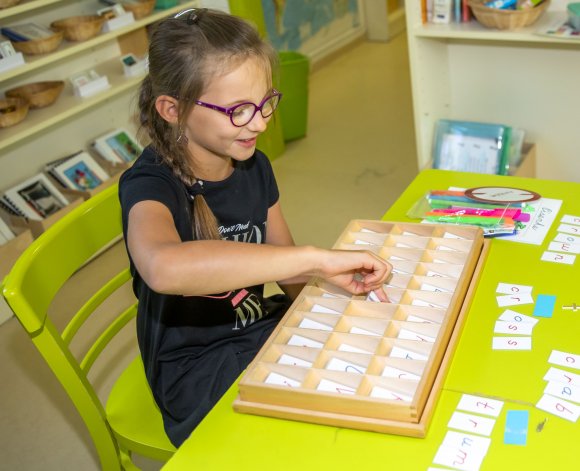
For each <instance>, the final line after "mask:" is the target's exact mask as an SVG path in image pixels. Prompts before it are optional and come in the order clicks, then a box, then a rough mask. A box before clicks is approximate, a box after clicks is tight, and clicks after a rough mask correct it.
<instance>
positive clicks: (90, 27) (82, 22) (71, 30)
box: [50, 15, 105, 41]
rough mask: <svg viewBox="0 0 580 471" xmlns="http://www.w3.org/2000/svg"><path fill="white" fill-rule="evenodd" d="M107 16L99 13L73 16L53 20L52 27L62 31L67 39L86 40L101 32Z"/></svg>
mask: <svg viewBox="0 0 580 471" xmlns="http://www.w3.org/2000/svg"><path fill="white" fill-rule="evenodd" d="M104 22H105V18H103V17H102V16H99V15H83V16H71V17H69V18H64V19H62V20H57V21H53V22H52V23H51V24H50V27H51V28H52V29H54V30H56V31H62V32H63V34H64V38H65V39H66V40H67V41H86V40H87V39H91V38H93V37H95V36H96V35H97V34H99V33H100V32H101V28H102V26H103V23H104Z"/></svg>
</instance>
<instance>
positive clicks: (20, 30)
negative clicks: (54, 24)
mask: <svg viewBox="0 0 580 471" xmlns="http://www.w3.org/2000/svg"><path fill="white" fill-rule="evenodd" d="M0 32H1V33H2V35H4V36H6V37H7V38H8V39H10V40H11V41H16V42H19V41H31V40H35V39H43V38H48V37H50V36H53V35H54V31H53V30H51V29H50V28H47V27H46V26H42V25H39V24H38V23H23V24H19V25H12V26H5V27H3V28H0Z"/></svg>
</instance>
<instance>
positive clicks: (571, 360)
mask: <svg viewBox="0 0 580 471" xmlns="http://www.w3.org/2000/svg"><path fill="white" fill-rule="evenodd" d="M548 363H551V364H552V365H558V366H567V367H569V368H575V369H580V355H575V354H573V353H566V352H561V351H560V350H552V353H550V358H548Z"/></svg>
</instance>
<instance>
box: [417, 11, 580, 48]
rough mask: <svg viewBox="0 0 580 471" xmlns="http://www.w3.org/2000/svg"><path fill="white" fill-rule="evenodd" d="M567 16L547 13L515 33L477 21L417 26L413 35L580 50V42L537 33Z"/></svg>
mask: <svg viewBox="0 0 580 471" xmlns="http://www.w3.org/2000/svg"><path fill="white" fill-rule="evenodd" d="M565 15H566V13H565V12H561V11H554V12H552V11H547V12H546V13H545V14H544V15H543V16H542V17H541V18H540V19H539V20H538V21H537V22H536V23H534V24H533V25H531V26H528V27H525V28H521V29H518V30H515V31H502V30H495V29H490V28H486V27H484V26H482V25H481V24H480V23H478V22H477V21H475V20H472V21H470V22H469V23H452V24H449V25H441V24H425V25H416V26H415V27H414V28H413V34H414V35H415V36H416V37H421V38H432V39H454V40H461V41H467V40H475V41H502V42H508V43H512V42H513V43H518V42H519V43H542V44H545V45H558V44H569V45H575V46H576V47H579V48H580V40H577V39H560V38H551V37H547V36H542V35H540V34H537V33H536V31H539V30H541V29H543V28H544V27H548V26H549V25H551V24H553V23H554V21H557V20H558V19H560V18H563V17H564V16H565Z"/></svg>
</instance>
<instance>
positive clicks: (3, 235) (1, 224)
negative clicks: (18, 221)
mask: <svg viewBox="0 0 580 471" xmlns="http://www.w3.org/2000/svg"><path fill="white" fill-rule="evenodd" d="M14 237H16V234H14V232H12V229H10V226H9V225H8V224H6V221H4V219H2V218H1V217H0V245H2V244H5V243H6V242H8V241H9V240H12V239H14Z"/></svg>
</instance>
